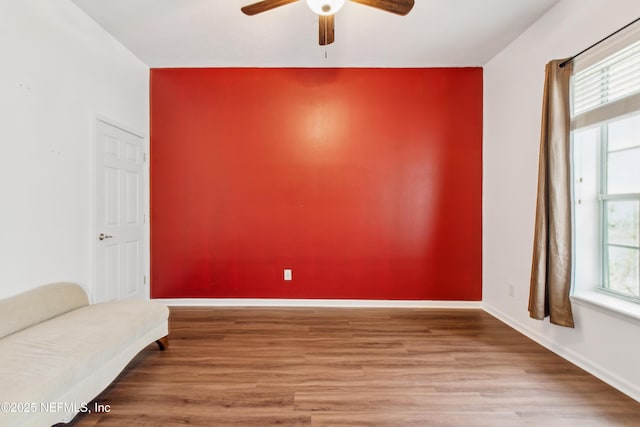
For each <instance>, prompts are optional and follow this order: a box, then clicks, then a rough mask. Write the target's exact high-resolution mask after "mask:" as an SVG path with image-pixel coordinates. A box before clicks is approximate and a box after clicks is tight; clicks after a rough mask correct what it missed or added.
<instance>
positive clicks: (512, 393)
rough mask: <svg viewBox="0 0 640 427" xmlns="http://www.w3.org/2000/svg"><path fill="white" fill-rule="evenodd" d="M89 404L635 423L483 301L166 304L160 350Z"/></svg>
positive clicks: (386, 418) (619, 403) (357, 422)
mask: <svg viewBox="0 0 640 427" xmlns="http://www.w3.org/2000/svg"><path fill="white" fill-rule="evenodd" d="M95 403H97V404H100V405H103V407H106V405H109V407H110V412H108V413H106V412H103V413H91V414H86V415H80V416H78V417H77V418H76V419H75V420H74V422H73V423H72V425H74V426H93V425H99V426H116V425H117V426H119V425H128V426H129V425H131V426H136V425H148V426H169V425H185V424H188V425H206V426H226V425H232V426H271V425H278V426H464V427H466V426H491V427H494V426H508V427H513V426H521V425H522V426H544V427H548V426H571V427H573V426H640V403H638V402H636V401H634V400H632V399H630V398H628V397H626V396H625V395H623V394H622V393H620V392H618V391H616V390H615V389H613V388H611V387H609V386H608V385H606V384H604V383H603V382H601V381H599V380H598V379H596V378H594V377H592V376H591V375H589V374H587V373H586V372H584V371H582V370H581V369H579V368H577V367H575V366H573V365H572V364H570V363H569V362H567V361H565V360H563V359H562V358H560V357H558V356H556V355H554V354H553V353H551V352H549V351H547V350H546V349H544V348H542V347H540V346H539V345H537V344H535V343H534V342H532V341H531V340H529V339H528V338H526V337H524V336H522V335H520V334H519V333H517V332H515V331H514V330H513V329H511V328H509V327H508V326H506V325H504V324H503V323H501V322H499V321H498V320H496V319H494V318H493V317H491V316H490V315H488V314H486V313H485V312H483V311H481V310H433V309H429V310H426V309H310V308H300V309H266V308H172V309H171V319H170V346H169V349H168V350H167V351H165V352H161V351H159V350H158V348H157V346H155V345H152V346H149V347H148V348H146V349H145V350H144V351H143V352H142V353H140V354H139V355H138V356H137V357H136V359H134V361H133V362H132V363H131V364H130V365H129V366H128V367H127V369H126V370H125V371H124V372H123V373H122V375H120V377H119V378H118V379H117V380H116V381H115V382H114V383H113V384H112V385H111V386H110V387H109V388H108V389H107V390H105V391H104V392H103V393H102V394H101V395H100V396H99V397H98V398H97V399H96V402H95ZM93 405H94V403H92V404H91V405H90V408H92V407H93Z"/></svg>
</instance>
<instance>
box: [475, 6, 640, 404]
mask: <svg viewBox="0 0 640 427" xmlns="http://www.w3.org/2000/svg"><path fill="white" fill-rule="evenodd" d="M638 16H640V1H638V0H563V1H561V2H560V3H558V4H557V5H556V6H555V7H554V8H553V9H551V10H550V11H549V12H548V13H547V14H546V15H545V16H543V17H542V18H541V19H540V20H539V21H538V22H536V23H535V24H534V25H533V26H531V27H530V28H529V29H528V30H527V31H526V32H525V33H524V34H522V35H521V36H520V37H519V38H518V39H517V40H516V41H514V42H513V43H512V44H511V45H510V46H508V47H507V48H506V49H504V50H503V51H502V52H501V53H499V54H498V55H497V56H496V57H494V58H493V59H492V60H491V61H489V63H488V64H487V65H486V66H485V69H484V82H485V89H484V90H485V98H484V108H485V110H484V114H485V123H484V183H483V193H484V195H483V198H484V200H483V205H484V207H483V209H484V225H483V235H484V238H483V254H484V255H483V256H484V265H483V270H484V271H483V292H484V294H483V300H484V302H483V303H484V307H485V308H486V310H487V311H489V312H491V313H493V314H495V315H496V316H498V317H499V318H501V319H502V320H504V321H506V322H507V323H509V324H511V325H512V326H514V327H515V328H516V329H519V330H520V331H522V332H524V333H526V334H527V335H529V336H531V337H533V338H534V339H536V340H537V341H539V342H540V343H542V344H544V345H546V346H547V347H549V348H551V349H553V350H554V351H556V352H557V353H559V354H561V355H563V356H565V357H567V358H568V359H569V360H571V361H573V362H574V363H576V364H578V365H579V366H582V367H583V368H586V369H587V370H589V371H590V372H592V373H594V374H595V375H597V376H599V377H601V378H603V379H605V380H606V381H607V382H609V383H610V384H612V385H614V386H616V387H618V388H619V389H621V390H622V391H624V392H626V393H627V394H629V395H631V396H632V397H634V398H635V399H636V400H640V369H638V354H640V340H638V336H640V324H639V323H635V322H633V321H631V320H623V319H621V318H617V317H613V316H612V315H610V314H605V313H603V312H600V311H596V310H594V309H593V308H590V307H588V306H586V305H577V304H574V306H573V308H574V314H575V317H576V325H577V326H576V328H575V329H568V328H562V327H558V326H554V325H550V324H549V323H548V321H544V322H541V321H537V320H532V319H530V318H529V316H528V311H527V302H528V292H529V291H528V288H529V275H530V271H531V254H532V245H533V244H532V242H533V228H534V226H533V224H534V216H535V200H536V196H535V194H536V185H537V167H538V148H539V137H540V117H541V116H540V114H541V105H542V89H543V83H544V67H545V64H546V63H547V62H548V61H549V60H551V59H556V58H563V57H568V56H571V55H573V54H575V53H577V52H579V51H581V50H582V49H584V48H585V47H587V46H589V45H591V44H592V43H594V42H596V41H598V40H599V39H601V38H602V37H604V36H606V35H608V34H609V33H611V32H613V31H615V30H616V29H618V28H620V27H622V26H623V25H626V24H627V23H629V22H630V21H632V20H633V19H635V18H636V17H638ZM509 286H513V289H514V295H513V296H509Z"/></svg>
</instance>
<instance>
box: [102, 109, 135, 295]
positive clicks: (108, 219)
mask: <svg viewBox="0 0 640 427" xmlns="http://www.w3.org/2000/svg"><path fill="white" fill-rule="evenodd" d="M95 148H96V149H95V153H96V168H95V171H96V185H95V189H96V198H95V203H96V206H95V213H96V218H95V236H94V238H95V252H94V253H95V257H96V258H95V282H94V289H93V298H92V299H93V302H103V301H110V300H114V299H128V298H139V299H140V298H144V297H145V284H144V282H145V280H144V274H145V273H144V268H143V248H144V245H143V238H144V222H143V212H142V211H143V178H144V174H143V165H144V150H143V139H142V137H140V136H138V135H134V134H133V133H131V132H127V131H125V130H123V129H120V128H118V127H116V126H114V125H111V124H109V123H106V122H105V121H103V120H100V119H98V120H96V147H95Z"/></svg>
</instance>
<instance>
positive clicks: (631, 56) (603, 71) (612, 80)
mask: <svg viewBox="0 0 640 427" xmlns="http://www.w3.org/2000/svg"><path fill="white" fill-rule="evenodd" d="M639 75H640V41H638V42H636V43H634V44H632V45H631V46H628V47H627V48H625V49H623V50H621V51H619V52H618V53H615V54H613V55H611V56H610V57H608V58H606V59H604V60H603V61H600V62H598V63H596V64H594V65H592V66H591V67H589V68H587V69H585V70H584V71H582V72H580V73H579V74H577V75H576V77H575V81H574V90H575V97H574V114H575V115H579V114H581V113H584V112H585V111H588V110H591V109H592V108H594V107H597V106H599V105H603V104H607V103H609V102H612V101H615V100H618V99H620V98H624V97H626V96H629V95H631V94H633V93H636V92H638V91H640V79H638V76H639Z"/></svg>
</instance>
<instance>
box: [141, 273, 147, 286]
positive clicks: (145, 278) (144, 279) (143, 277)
mask: <svg viewBox="0 0 640 427" xmlns="http://www.w3.org/2000/svg"><path fill="white" fill-rule="evenodd" d="M142 281H143V282H144V284H145V285H146V284H147V276H146V275H145V276H142Z"/></svg>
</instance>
